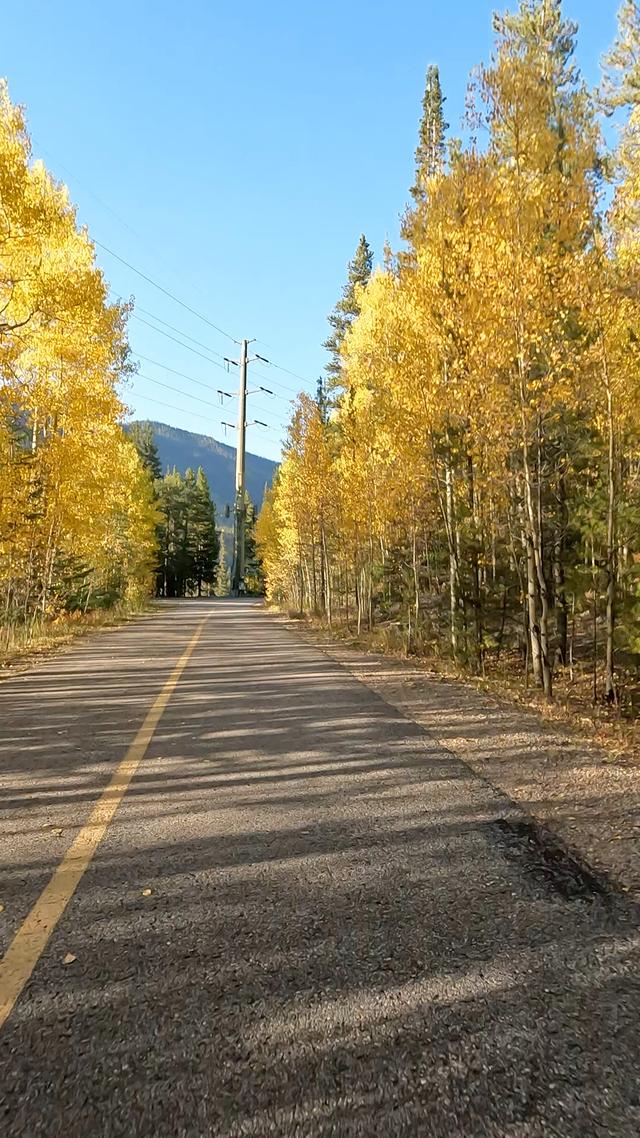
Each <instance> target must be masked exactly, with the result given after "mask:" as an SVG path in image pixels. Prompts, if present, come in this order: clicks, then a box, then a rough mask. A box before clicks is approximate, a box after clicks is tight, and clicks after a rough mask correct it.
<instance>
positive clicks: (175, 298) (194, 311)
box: [91, 237, 239, 344]
mask: <svg viewBox="0 0 640 1138" xmlns="http://www.w3.org/2000/svg"><path fill="white" fill-rule="evenodd" d="M91 240H92V242H93V244H94V245H97V246H98V248H99V249H104V251H105V253H108V254H109V256H110V257H115V259H116V261H120V264H121V265H126V267H127V268H128V269H131V272H132V273H135V274H136V276H139V277H142V280H143V281H147V282H148V283H149V284H151V285H153V287H154V288H157V289H158V291H159V292H162V293H164V295H165V296H168V297H169V298H170V299H171V300H173V301H175V303H176V304H179V305H180V307H181V308H184V309H185V311H186V312H190V313H191V315H192V316H197V317H198V320H202V321H204V323H205V324H208V325H209V327H210V328H214V329H215V331H216V332H219V333H220V335H221V336H225V337H226V338H227V340H231V341H232V342H233V343H234V344H237V343H239V341H238V340H236V338H235V336H232V335H231V333H230V332H225V330H224V328H220V326H219V325H218V324H214V323H213V321H212V320H209V318H208V317H207V316H203V315H202V313H201V312H198V310H197V309H196V308H192V307H191V305H189V304H185V302H184V300H180V297H178V296H175V295H174V293H172V292H169V289H168V288H164V286H163V285H161V284H158V282H157V281H154V279H153V277H148V276H147V274H146V273H143V272H141V271H140V269H136V267H135V265H132V264H131V263H130V262H129V261H125V259H124V257H121V256H120V255H119V253H114V251H113V249H110V248H109V246H108V245H103V244H102V242H101V241H97V240H96V238H95V237H92V238H91Z"/></svg>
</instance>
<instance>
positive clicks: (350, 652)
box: [277, 614, 640, 902]
mask: <svg viewBox="0 0 640 1138" xmlns="http://www.w3.org/2000/svg"><path fill="white" fill-rule="evenodd" d="M277 619H278V620H280V621H282V622H283V623H285V624H286V625H287V627H288V628H289V629H290V630H291V631H292V632H294V633H295V634H296V635H297V636H299V637H300V638H301V639H303V640H304V641H306V642H307V643H309V644H312V645H313V646H314V647H316V648H319V649H320V650H321V651H323V652H324V653H325V654H326V655H327V656H329V657H330V658H331V659H333V660H335V661H336V662H337V663H339V664H341V665H342V666H343V667H344V668H345V669H346V670H347V671H348V672H350V673H351V674H352V675H353V676H355V677H356V679H358V680H360V681H361V682H362V683H364V684H366V685H367V686H368V687H370V688H371V689H372V690H373V691H375V692H376V693H377V694H379V695H380V696H381V697H382V698H383V699H384V700H385V701H386V702H387V703H389V704H391V706H392V707H395V708H396V709H397V710H399V711H401V712H402V713H403V714H404V715H406V716H407V717H408V718H409V719H411V720H413V721H414V722H415V723H418V724H419V725H420V726H421V727H423V728H425V729H426V730H427V731H428V732H429V734H430V735H431V736H432V737H433V738H434V739H435V740H436V741H437V742H438V743H439V744H440V745H441V746H443V747H445V748H446V749H447V750H449V751H450V752H451V753H452V754H454V755H456V756H457V757H458V758H459V759H461V760H462V761H463V762H464V763H465V764H466V765H467V766H468V767H470V769H471V770H473V771H474V772H475V773H476V774H478V775H479V776H480V777H482V778H483V779H485V780H486V781H487V782H489V783H490V784H491V785H492V786H494V787H495V788H496V789H498V790H501V791H502V792H503V793H504V794H506V795H507V796H508V797H509V798H510V799H511V800H512V801H513V802H515V803H516V804H517V805H518V806H519V807H520V809H521V810H522V811H523V812H524V813H525V814H526V815H528V816H529V817H530V818H531V819H533V820H534V821H535V822H537V823H538V824H539V825H541V826H543V827H544V828H545V829H548V830H550V831H552V833H553V834H555V835H557V836H558V838H559V839H560V841H561V842H562V844H563V845H564V846H565V848H566V849H568V850H569V851H570V852H571V853H573V854H574V855H576V856H577V857H578V858H579V859H580V860H581V861H583V862H585V863H586V864H587V865H588V866H590V867H591V868H592V869H593V870H594V871H595V872H596V874H598V875H601V876H603V877H604V878H606V879H607V880H609V881H611V883H612V884H613V886H614V888H616V889H618V890H620V891H622V892H624V893H626V894H627V895H630V896H631V898H632V899H633V900H634V901H636V902H640V765H638V764H636V763H635V762H633V761H631V760H629V759H628V758H627V759H617V760H616V761H615V762H612V760H611V756H610V755H609V754H607V752H606V751H604V750H603V749H602V748H600V747H598V746H596V745H594V744H592V743H590V742H589V741H588V740H586V739H584V738H582V737H580V736H579V735H578V734H576V733H574V732H571V731H569V730H568V729H567V727H566V725H563V724H554V723H552V722H549V721H547V720H545V719H543V718H542V716H541V715H539V714H538V713H537V712H535V711H532V710H529V709H523V708H522V707H521V706H519V705H518V704H515V703H511V702H508V701H506V700H499V699H497V698H496V697H495V696H493V695H490V694H488V693H485V692H481V691H478V690H477V689H476V688H475V687H473V686H472V685H470V684H469V685H467V684H464V683H463V682H461V681H457V680H451V679H449V678H447V677H444V676H442V675H440V674H438V673H437V672H434V671H430V670H429V669H428V666H427V667H425V664H424V662H422V663H420V662H417V661H411V660H405V659H399V658H397V657H395V656H388V655H383V654H381V653H379V652H373V651H371V652H368V651H366V650H362V649H360V648H354V647H351V646H349V645H347V644H346V643H344V642H342V641H340V640H337V639H336V638H335V637H334V636H332V635H331V634H329V633H327V632H322V631H320V630H318V629H316V628H314V627H313V626H312V625H311V624H310V623H307V622H304V621H301V620H294V619H290V618H288V617H286V616H284V615H282V614H279V615H278V616H277Z"/></svg>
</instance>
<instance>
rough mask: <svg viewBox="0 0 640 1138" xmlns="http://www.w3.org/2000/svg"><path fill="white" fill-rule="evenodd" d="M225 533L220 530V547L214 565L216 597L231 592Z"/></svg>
mask: <svg viewBox="0 0 640 1138" xmlns="http://www.w3.org/2000/svg"><path fill="white" fill-rule="evenodd" d="M227 536H228V535H227V533H226V532H225V530H221V531H220V549H219V552H218V563H217V566H216V583H215V595H216V597H228V596H229V594H230V593H231V568H230V566H229V562H228V559H227Z"/></svg>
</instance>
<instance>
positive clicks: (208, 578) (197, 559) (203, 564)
mask: <svg viewBox="0 0 640 1138" xmlns="http://www.w3.org/2000/svg"><path fill="white" fill-rule="evenodd" d="M192 515H193V516H192V521H191V550H192V559H193V575H194V579H195V587H196V591H197V594H198V596H199V597H200V596H202V591H203V586H207V589H208V591H210V590H211V587H212V586H213V585H214V583H215V580H216V571H217V566H218V556H219V551H220V542H219V538H218V531H217V530H216V508H215V505H214V503H213V501H212V498H211V491H210V490H209V483H208V482H207V477H206V475H205V473H204V470H203V469H202V467H201V466H199V467H198V470H197V472H196V477H195V486H194V490H193V506H192Z"/></svg>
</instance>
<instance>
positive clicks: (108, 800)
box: [0, 618, 206, 1028]
mask: <svg viewBox="0 0 640 1138" xmlns="http://www.w3.org/2000/svg"><path fill="white" fill-rule="evenodd" d="M205 622H206V618H205V620H203V621H201V622H200V624H199V625H198V628H197V629H196V631H195V633H194V635H193V636H192V637H191V640H190V641H189V644H188V645H187V647H186V649H185V651H184V652H183V654H182V656H181V657H180V659H179V660H178V662H177V664H176V666H175V668H174V669H173V671H172V673H171V675H170V676H169V679H168V680H167V682H166V684H165V685H164V687H163V689H162V691H161V692H160V694H159V696H158V697H157V699H156V700H155V703H154V704H153V705H152V707H150V709H149V711H148V712H147V715H146V717H145V720H144V723H143V724H142V727H141V728H140V730H139V731H138V734H137V735H136V737H135V739H134V740H133V743H132V744H131V746H130V747H129V750H128V751H127V753H126V755H125V757H124V759H123V760H122V762H121V763H120V764H119V766H118V767H117V769H116V771H115V772H114V774H113V777H112V779H111V781H110V783H109V785H108V786H107V787H105V789H104V790H103V792H102V794H101V795H100V798H99V799H98V801H97V802H96V805H95V806H94V808H93V810H92V811H91V814H90V815H89V818H88V820H87V821H86V822H85V824H84V826H83V827H82V829H81V830H80V832H79V833H78V835H77V837H76V838H75V841H74V842H73V843H72V844H71V845H70V846H69V849H68V850H67V853H66V854H65V856H64V858H63V859H62V861H61V862H60V864H59V866H58V868H57V869H56V871H55V873H54V874H53V877H52V878H51V880H50V881H49V883H48V885H46V886H45V888H44V889H43V891H42V893H41V894H40V896H39V897H38V900H37V901H36V903H35V905H34V906H33V908H32V910H31V912H30V913H29V915H28V916H27V917H25V920H24V921H23V923H22V924H21V926H20V928H19V929H18V931H17V933H16V935H15V937H14V938H13V940H12V941H11V944H10V945H9V947H8V949H7V951H6V953H5V955H4V956H3V958H2V960H0V1028H2V1026H3V1024H4V1023H5V1021H6V1020H7V1018H8V1017H9V1015H10V1014H11V1011H12V1009H13V1007H14V1005H15V1003H16V1000H18V998H19V997H20V995H21V993H22V991H23V989H24V987H25V985H26V984H27V982H28V980H29V977H30V976H31V973H32V972H33V970H34V968H35V966H36V964H37V963H38V960H39V959H40V957H41V955H42V953H43V952H44V950H45V948H46V946H47V943H48V941H49V938H50V936H51V934H52V932H53V930H54V929H55V927H56V925H57V923H58V921H59V920H60V918H61V916H62V914H63V913H64V911H65V909H66V907H67V905H68V904H69V901H70V900H71V898H72V897H73V894H74V893H75V891H76V889H77V887H78V885H79V883H80V880H81V878H82V875H83V873H84V872H85V870H86V869H87V867H88V866H89V864H90V862H91V860H92V858H93V856H94V854H95V852H96V850H97V848H98V846H99V845H100V842H101V841H102V839H103V837H104V835H105V834H106V832H107V830H108V828H109V825H110V823H111V821H112V819H113V816H114V814H115V812H116V810H117V809H118V806H119V805H120V803H121V802H122V799H123V798H124V795H125V794H126V792H127V789H128V787H129V783H130V782H131V779H132V778H133V776H134V774H135V773H136V771H137V769H138V767H139V766H140V763H141V762H142V760H143V758H144V756H145V754H146V752H147V748H148V746H149V744H150V742H151V740H152V738H153V733H154V731H155V729H156V727H157V726H158V723H159V722H160V719H161V717H162V713H163V711H164V709H165V707H166V706H167V704H168V702H169V700H170V698H171V695H172V693H173V691H174V690H175V688H176V685H177V683H178V680H179V679H180V676H181V675H182V673H183V671H184V669H185V668H186V666H187V663H188V661H189V658H190V656H191V654H192V652H193V650H194V648H195V646H196V644H197V643H198V640H199V639H200V636H201V634H202V629H203V627H204V624H205Z"/></svg>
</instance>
